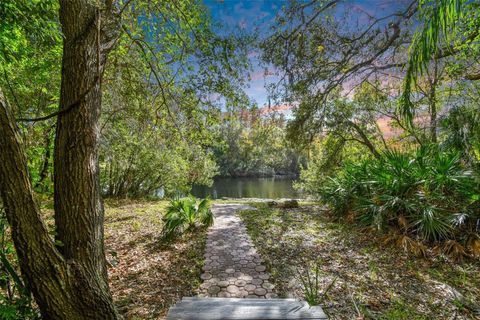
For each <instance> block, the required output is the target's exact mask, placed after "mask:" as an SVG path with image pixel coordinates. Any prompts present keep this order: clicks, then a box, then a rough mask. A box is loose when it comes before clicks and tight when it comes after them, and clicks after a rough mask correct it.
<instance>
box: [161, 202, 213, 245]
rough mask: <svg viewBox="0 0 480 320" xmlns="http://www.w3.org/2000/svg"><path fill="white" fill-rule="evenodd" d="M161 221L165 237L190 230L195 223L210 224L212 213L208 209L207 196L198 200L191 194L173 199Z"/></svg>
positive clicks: (211, 222)
mask: <svg viewBox="0 0 480 320" xmlns="http://www.w3.org/2000/svg"><path fill="white" fill-rule="evenodd" d="M163 222H164V226H163V235H164V237H165V238H171V237H172V236H174V235H175V234H181V233H183V232H185V231H188V230H191V229H193V228H195V227H196V226H197V225H201V226H207V227H208V226H211V225H212V224H213V213H212V211H211V210H210V200H209V199H208V198H207V199H201V200H200V199H196V198H195V197H193V196H190V197H187V198H179V199H173V200H171V201H170V205H169V207H168V208H167V212H166V213H165V216H164V217H163Z"/></svg>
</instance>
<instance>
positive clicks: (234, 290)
mask: <svg viewBox="0 0 480 320" xmlns="http://www.w3.org/2000/svg"><path fill="white" fill-rule="evenodd" d="M248 209H253V208H252V207H250V206H247V205H241V204H216V205H214V206H213V207H212V212H213V214H214V216H215V223H214V225H213V226H212V227H210V229H209V231H208V238H207V247H206V252H205V265H204V267H203V274H202V275H201V278H202V280H203V283H202V285H201V286H200V294H199V296H200V297H223V298H227V297H228V298H230V297H231V298H247V297H248V298H263V299H264V298H275V297H277V295H276V294H275V293H274V286H273V284H271V283H270V282H269V281H268V280H269V279H270V275H269V274H268V272H266V271H265V269H266V268H265V266H264V265H263V264H262V263H263V260H262V258H261V257H260V255H259V254H258V253H257V250H256V249H255V247H254V245H253V243H252V240H251V239H250V236H249V235H248V234H247V230H246V228H245V225H244V224H243V222H242V220H240V218H239V217H238V216H237V214H236V213H235V212H236V211H237V210H248Z"/></svg>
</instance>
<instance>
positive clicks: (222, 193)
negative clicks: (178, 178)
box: [192, 177, 301, 199]
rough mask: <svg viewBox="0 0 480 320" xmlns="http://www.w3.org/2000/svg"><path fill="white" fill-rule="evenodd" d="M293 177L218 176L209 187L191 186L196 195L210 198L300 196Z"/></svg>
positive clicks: (291, 197)
mask: <svg viewBox="0 0 480 320" xmlns="http://www.w3.org/2000/svg"><path fill="white" fill-rule="evenodd" d="M293 181H295V179H294V178H291V177H289V178H287V177H269V178H218V179H215V180H214V183H213V185H212V186H211V187H205V186H193V189H192V194H193V195H194V196H196V197H200V198H205V197H207V196H209V197H210V198H211V199H219V198H222V197H228V198H268V199H278V198H290V199H294V198H301V193H300V192H298V191H296V190H295V189H293V186H292V183H293Z"/></svg>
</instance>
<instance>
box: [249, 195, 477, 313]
mask: <svg viewBox="0 0 480 320" xmlns="http://www.w3.org/2000/svg"><path fill="white" fill-rule="evenodd" d="M253 205H254V206H256V207H257V208H258V210H256V211H243V212H241V213H240V215H241V217H242V219H243V220H244V222H245V223H246V225H247V229H248V232H249V234H250V236H251V237H252V239H253V241H254V243H255V245H256V246H257V249H258V250H259V252H260V253H261V255H262V257H263V258H264V259H265V260H266V263H267V265H268V266H269V267H270V269H271V273H272V276H273V281H274V282H275V285H276V288H277V290H278V293H279V294H280V296H282V297H293V298H304V296H303V290H302V285H301V282H300V281H299V280H298V275H297V272H296V270H297V269H298V268H299V267H301V265H302V263H304V262H305V261H312V262H313V261H321V262H322V264H321V275H322V278H321V279H320V285H319V286H320V288H325V287H327V286H328V284H329V283H331V282H332V281H333V279H335V278H336V277H338V279H337V280H336V281H335V283H334V285H333V286H332V288H330V290H329V291H328V294H327V295H326V296H325V299H324V302H323V303H322V307H323V308H324V310H325V311H326V312H327V313H328V314H329V317H330V319H452V318H456V319H478V317H480V314H478V313H477V312H479V310H478V309H477V308H478V307H480V277H479V276H478V275H479V274H480V261H478V260H475V261H473V260H469V261H463V262H454V261H450V260H448V259H447V258H445V257H441V256H440V257H438V256H437V257H434V255H429V256H427V258H416V257H413V256H409V255H407V254H406V253H405V252H404V251H402V250H400V249H397V248H395V247H393V246H391V245H384V244H383V241H382V239H381V238H379V237H377V236H376V234H375V233H373V232H372V231H371V230H366V231H365V230H362V229H359V228H358V227H356V226H353V225H349V224H343V223H339V222H338V221H334V220H332V219H331V218H330V217H329V215H328V212H327V211H325V208H323V207H321V206H318V205H311V204H309V205H302V206H301V208H298V209H271V208H268V207H267V206H266V205H265V204H261V203H255V204H253ZM457 294H460V297H458V296H457Z"/></svg>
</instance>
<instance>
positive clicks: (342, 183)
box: [319, 146, 480, 242]
mask: <svg viewBox="0 0 480 320" xmlns="http://www.w3.org/2000/svg"><path fill="white" fill-rule="evenodd" d="M479 183H480V181H479V177H478V174H475V173H474V172H472V171H471V170H469V169H468V168H466V167H465V165H464V163H463V161H462V160H461V158H460V156H459V154H458V153H457V152H443V151H441V150H439V148H438V147H435V146H432V147H424V148H419V149H418V150H416V152H413V153H410V152H400V151H387V152H384V154H383V155H382V158H381V159H376V160H371V159H369V160H365V161H363V162H360V163H349V164H346V165H345V166H344V168H343V169H342V170H339V171H338V172H337V173H336V174H334V175H333V176H332V177H330V179H329V180H328V181H327V182H326V183H325V184H324V185H322V186H320V187H319V188H320V194H321V198H322V199H323V200H324V201H325V202H326V203H328V204H329V205H330V206H331V208H332V210H333V212H334V213H335V214H336V215H341V216H354V217H355V218H356V219H357V220H358V221H360V222H361V223H363V224H364V225H368V226H374V227H375V228H377V229H379V230H388V229H391V228H393V229H395V230H401V231H402V232H405V233H409V234H414V235H416V236H418V237H419V238H421V239H424V240H426V241H431V242H438V241H442V240H448V239H457V240H461V241H464V242H465V241H466V240H467V235H468V234H469V233H472V232H475V226H476V224H477V221H478V219H479V218H480V202H479V200H478V199H479V195H480V184H479Z"/></svg>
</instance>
